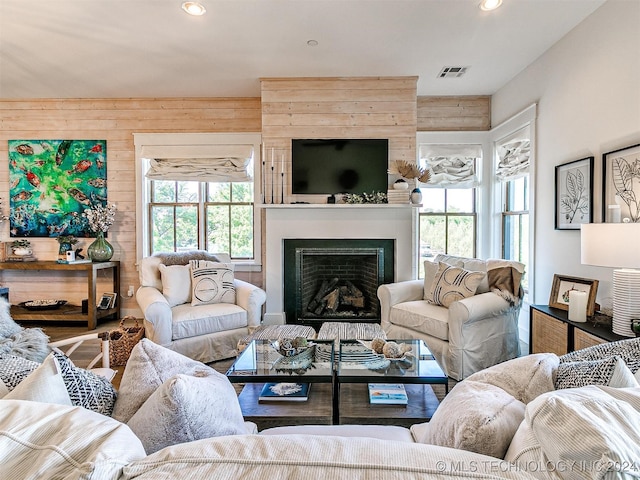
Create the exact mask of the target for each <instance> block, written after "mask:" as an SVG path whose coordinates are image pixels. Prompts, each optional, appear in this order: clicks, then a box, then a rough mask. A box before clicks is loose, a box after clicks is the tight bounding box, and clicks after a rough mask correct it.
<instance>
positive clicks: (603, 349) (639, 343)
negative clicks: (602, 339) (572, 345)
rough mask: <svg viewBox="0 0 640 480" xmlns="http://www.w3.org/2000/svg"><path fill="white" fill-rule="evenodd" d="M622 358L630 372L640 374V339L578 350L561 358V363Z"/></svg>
mask: <svg viewBox="0 0 640 480" xmlns="http://www.w3.org/2000/svg"><path fill="white" fill-rule="evenodd" d="M616 355H617V356H619V357H622V360H624V363H626V364H627V367H629V370H631V372H632V373H634V374H636V379H638V375H639V374H638V372H640V337H638V338H629V339H627V340H619V341H617V342H609V343H601V344H600V345H594V346H592V347H588V348H583V349H581V350H576V351H574V352H571V353H567V354H566V355H562V356H561V357H560V363H565V362H577V361H581V360H602V359H603V358H608V357H613V356H616ZM639 381H640V379H639Z"/></svg>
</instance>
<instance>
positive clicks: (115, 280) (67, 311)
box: [0, 260, 120, 330]
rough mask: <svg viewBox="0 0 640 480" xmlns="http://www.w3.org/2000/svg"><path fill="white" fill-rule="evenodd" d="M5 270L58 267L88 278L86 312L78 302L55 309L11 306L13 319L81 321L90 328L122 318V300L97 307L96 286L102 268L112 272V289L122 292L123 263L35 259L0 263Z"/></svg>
mask: <svg viewBox="0 0 640 480" xmlns="http://www.w3.org/2000/svg"><path fill="white" fill-rule="evenodd" d="M3 270H48V271H51V270H55V271H60V272H83V273H84V274H85V275H86V277H87V291H88V308H87V312H86V313H83V312H82V308H81V307H80V306H77V305H63V306H62V307H60V308H58V309H56V310H42V311H33V310H27V309H26V308H22V307H20V306H17V305H12V306H11V316H12V317H13V319H14V320H38V321H79V322H87V327H88V329H89V330H95V328H96V326H97V324H98V320H99V319H101V318H104V317H108V316H110V315H115V317H116V318H120V299H119V298H118V299H117V301H116V305H115V307H113V308H108V309H104V310H103V309H98V306H97V301H98V300H97V296H96V286H97V279H98V272H99V271H100V270H111V271H112V275H113V276H112V284H113V292H115V293H119V292H120V262H116V261H114V262H91V263H69V264H66V263H58V262H56V261H55V260H52V261H35V262H0V271H3Z"/></svg>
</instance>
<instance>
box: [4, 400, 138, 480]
mask: <svg viewBox="0 0 640 480" xmlns="http://www.w3.org/2000/svg"><path fill="white" fill-rule="evenodd" d="M144 456H145V452H144V449H143V448H142V444H141V443H140V440H138V438H137V437H136V436H135V435H134V434H133V433H132V432H131V430H130V429H129V427H127V426H126V425H123V424H122V423H120V422H117V421H115V420H113V419H111V418H108V417H105V416H104V415H100V414H98V413H95V412H91V411H89V410H86V409H84V408H81V407H70V406H63V405H51V404H43V403H38V402H25V401H21V400H5V399H2V400H0V478H3V479H18V478H20V479H23V478H24V479H26V478H30V479H41V478H42V479H44V478H65V479H89V478H96V479H97V478H104V479H116V478H119V474H120V472H121V470H122V467H123V466H124V465H126V464H127V463H129V462H131V461H132V460H138V459H142V458H144Z"/></svg>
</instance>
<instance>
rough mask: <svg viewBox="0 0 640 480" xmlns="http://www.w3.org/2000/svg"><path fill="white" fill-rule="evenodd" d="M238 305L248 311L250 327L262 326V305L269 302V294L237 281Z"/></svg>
mask: <svg viewBox="0 0 640 480" xmlns="http://www.w3.org/2000/svg"><path fill="white" fill-rule="evenodd" d="M235 286H236V305H238V306H239V307H242V308H244V309H245V310H246V311H247V324H248V325H249V326H250V327H255V326H258V325H260V321H261V320H262V305H264V302H266V301H267V292H265V291H264V290H262V289H261V288H260V287H256V286H255V285H252V284H250V283H248V282H245V281H243V280H239V279H237V278H236V280H235Z"/></svg>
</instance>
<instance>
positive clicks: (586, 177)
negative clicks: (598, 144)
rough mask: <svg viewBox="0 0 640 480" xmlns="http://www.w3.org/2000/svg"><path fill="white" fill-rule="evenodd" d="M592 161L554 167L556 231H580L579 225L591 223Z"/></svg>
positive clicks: (587, 159)
mask: <svg viewBox="0 0 640 480" xmlns="http://www.w3.org/2000/svg"><path fill="white" fill-rule="evenodd" d="M593 160H594V157H587V158H583V159H580V160H575V161H573V162H569V163H565V164H563V165H558V166H557V167H556V212H555V217H556V223H555V227H556V230H580V225H581V224H583V223H591V222H593Z"/></svg>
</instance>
